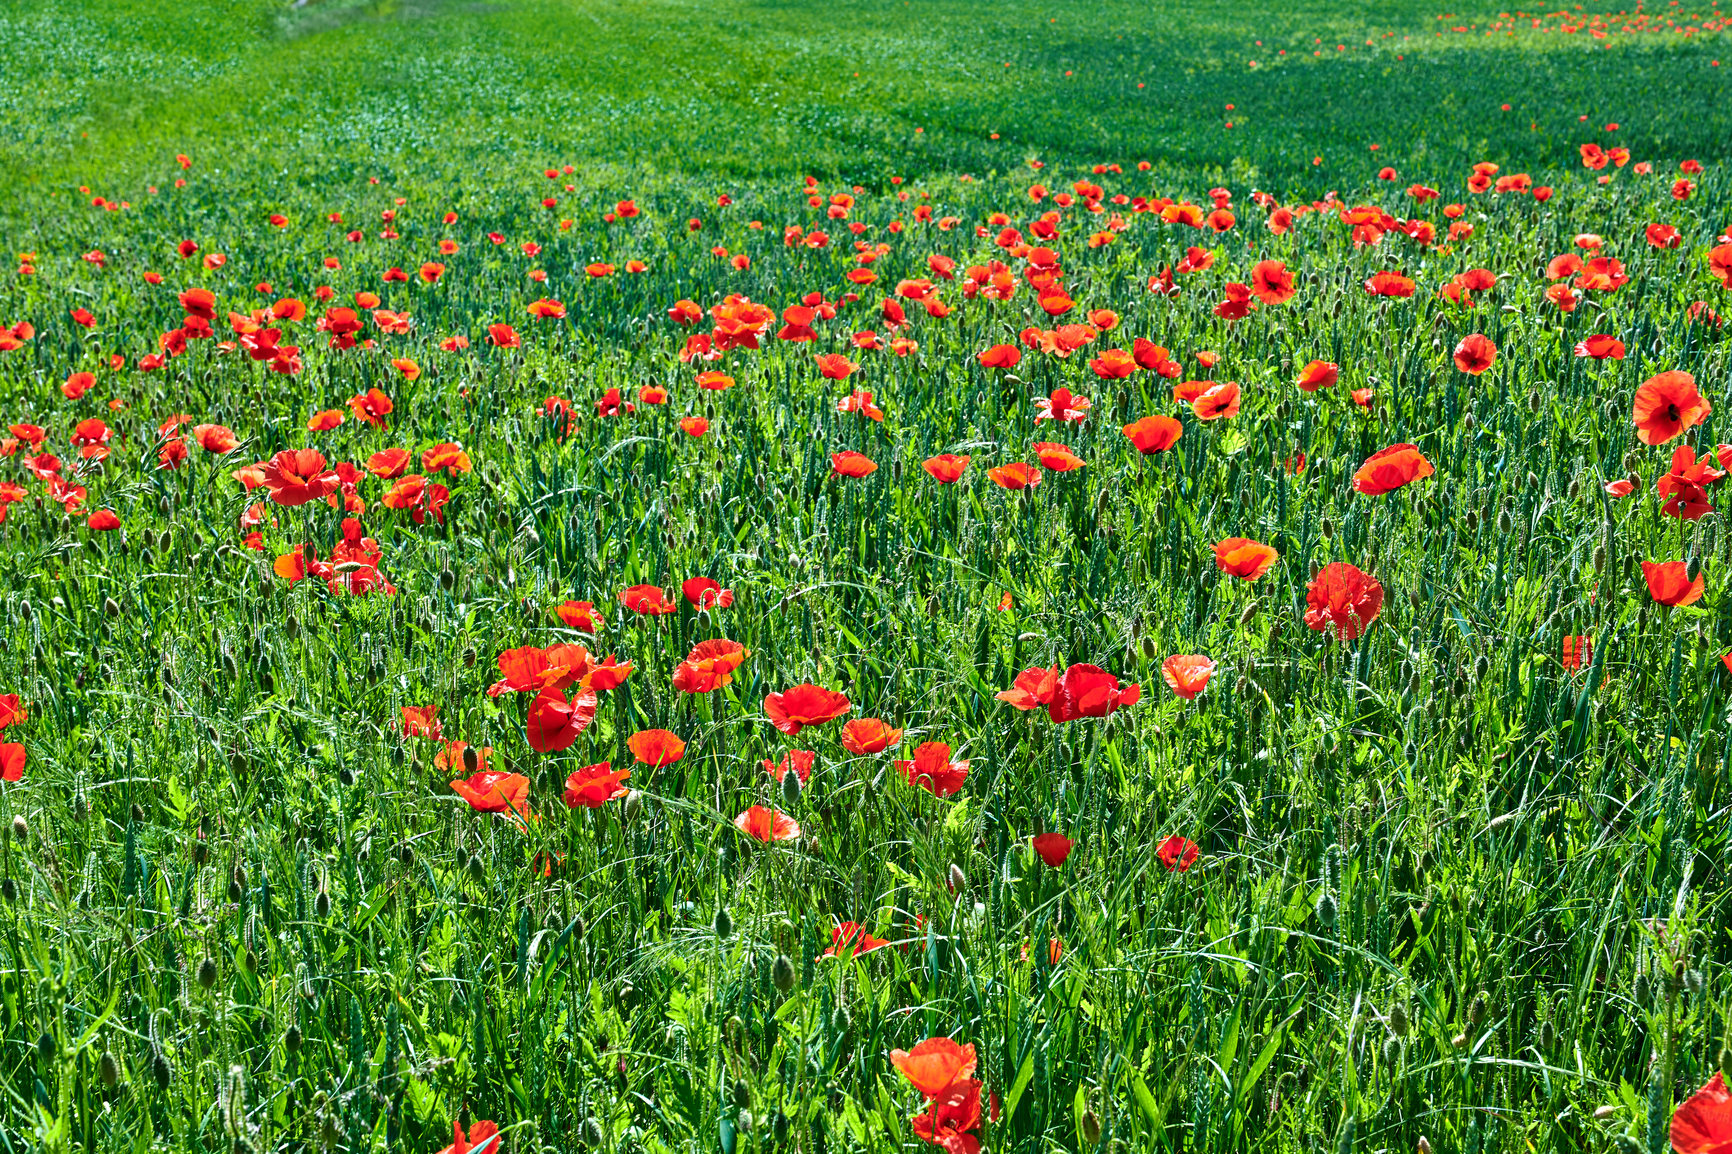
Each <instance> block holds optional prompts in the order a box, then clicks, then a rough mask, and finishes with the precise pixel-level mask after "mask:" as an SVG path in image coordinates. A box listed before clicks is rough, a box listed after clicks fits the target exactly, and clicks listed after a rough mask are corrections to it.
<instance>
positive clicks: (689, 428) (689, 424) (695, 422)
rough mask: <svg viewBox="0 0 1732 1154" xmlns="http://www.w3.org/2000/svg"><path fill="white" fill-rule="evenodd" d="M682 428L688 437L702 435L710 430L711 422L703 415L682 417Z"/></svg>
mask: <svg viewBox="0 0 1732 1154" xmlns="http://www.w3.org/2000/svg"><path fill="white" fill-rule="evenodd" d="M680 430H681V431H682V432H684V433H685V435H686V436H688V437H701V436H703V435H704V434H705V433H707V432H709V431H710V423H709V422H708V421H706V420H704V418H702V417H681V418H680Z"/></svg>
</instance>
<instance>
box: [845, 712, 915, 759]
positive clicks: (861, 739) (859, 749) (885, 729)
mask: <svg viewBox="0 0 1732 1154" xmlns="http://www.w3.org/2000/svg"><path fill="white" fill-rule="evenodd" d="M901 740H902V731H901V730H900V729H893V728H891V726H890V725H888V724H887V723H885V722H884V721H883V720H881V719H879V718H876V717H857V718H855V719H854V720H852V721H848V722H844V723H843V725H842V748H843V749H846V750H847V751H848V752H849V753H852V754H853V755H855V756H856V757H865V756H867V755H869V754H874V753H883V752H884V751H885V750H886V749H889V748H890V747H891V746H893V745H895V744H896V743H897V742H899V741H901Z"/></svg>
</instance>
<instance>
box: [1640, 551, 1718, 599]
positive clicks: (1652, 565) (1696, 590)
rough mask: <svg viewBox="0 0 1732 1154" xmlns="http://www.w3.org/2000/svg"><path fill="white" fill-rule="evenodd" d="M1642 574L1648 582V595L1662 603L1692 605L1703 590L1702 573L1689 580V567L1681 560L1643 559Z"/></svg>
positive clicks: (1700, 597) (1699, 597)
mask: <svg viewBox="0 0 1732 1154" xmlns="http://www.w3.org/2000/svg"><path fill="white" fill-rule="evenodd" d="M1642 576H1643V577H1644V578H1645V579H1646V580H1647V582H1648V596H1650V597H1652V598H1653V599H1654V600H1656V601H1658V602H1659V603H1660V604H1662V605H1678V606H1683V605H1694V604H1695V603H1696V602H1698V601H1700V600H1701V599H1702V594H1703V592H1704V590H1705V586H1704V585H1703V582H1702V574H1700V573H1697V574H1696V579H1695V580H1694V581H1692V580H1690V567H1689V566H1688V565H1687V564H1686V563H1685V562H1683V561H1659V562H1656V561H1644V562H1642Z"/></svg>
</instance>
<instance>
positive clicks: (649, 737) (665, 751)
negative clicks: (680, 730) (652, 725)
mask: <svg viewBox="0 0 1732 1154" xmlns="http://www.w3.org/2000/svg"><path fill="white" fill-rule="evenodd" d="M625 745H626V748H627V749H629V750H631V755H632V756H633V757H635V758H637V759H638V760H639V761H641V762H643V763H644V764H645V765H647V766H651V767H652V768H659V767H661V766H664V765H672V764H673V763H674V762H676V761H678V760H679V759H680V758H682V757H684V756H685V755H686V743H685V742H684V741H682V740H680V736H679V735H678V734H677V733H674V732H672V731H670V730H666V729H642V730H639V731H638V732H636V733H634V734H632V735H631V736H630V737H628V738H626V742H625Z"/></svg>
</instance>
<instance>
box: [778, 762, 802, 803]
mask: <svg viewBox="0 0 1732 1154" xmlns="http://www.w3.org/2000/svg"><path fill="white" fill-rule="evenodd" d="M782 804H783V805H786V806H787V807H788V808H789V809H793V808H794V807H795V806H797V805H799V804H800V775H799V774H797V773H795V772H793V771H792V770H790V771H788V772H787V773H784V774H783V775H782Z"/></svg>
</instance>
